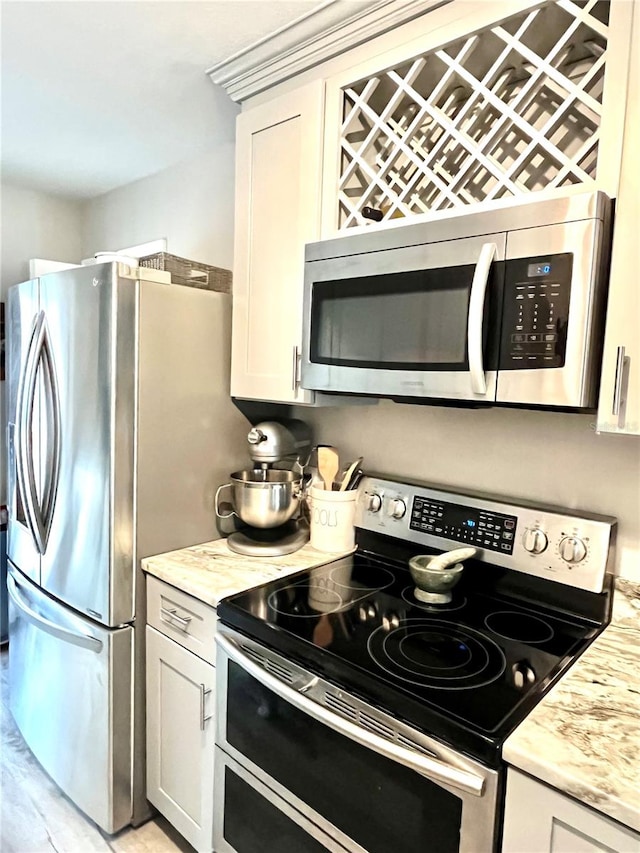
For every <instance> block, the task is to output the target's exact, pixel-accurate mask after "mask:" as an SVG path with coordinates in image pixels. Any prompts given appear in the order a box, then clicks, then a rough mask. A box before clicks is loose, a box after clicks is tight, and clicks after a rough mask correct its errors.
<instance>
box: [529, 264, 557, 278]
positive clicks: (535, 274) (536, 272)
mask: <svg viewBox="0 0 640 853" xmlns="http://www.w3.org/2000/svg"><path fill="white" fill-rule="evenodd" d="M552 272H553V265H552V263H551V261H544V262H543V263H536V264H529V266H528V267H527V277H528V278H539V277H540V276H541V275H551V273H552Z"/></svg>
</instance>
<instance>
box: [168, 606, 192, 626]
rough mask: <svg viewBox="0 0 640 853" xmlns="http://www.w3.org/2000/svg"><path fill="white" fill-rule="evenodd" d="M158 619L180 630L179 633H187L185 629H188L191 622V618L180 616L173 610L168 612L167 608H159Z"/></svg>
mask: <svg viewBox="0 0 640 853" xmlns="http://www.w3.org/2000/svg"><path fill="white" fill-rule="evenodd" d="M160 618H161V619H162V621H163V622H166V623H167V624H168V625H173V626H175V627H177V628H180V630H181V631H187V629H188V628H189V622H191V616H180V615H179V613H178V611H177V610H176V609H175V608H174V609H172V610H169V609H168V608H167V607H161V608H160ZM176 622H177V625H176Z"/></svg>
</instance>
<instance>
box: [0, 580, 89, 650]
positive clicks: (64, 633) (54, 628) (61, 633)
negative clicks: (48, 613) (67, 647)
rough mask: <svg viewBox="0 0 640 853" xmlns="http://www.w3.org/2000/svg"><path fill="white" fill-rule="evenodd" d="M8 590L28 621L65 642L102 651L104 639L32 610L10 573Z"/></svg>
mask: <svg viewBox="0 0 640 853" xmlns="http://www.w3.org/2000/svg"><path fill="white" fill-rule="evenodd" d="M7 590H8V592H9V597H10V598H11V600H12V601H13V603H14V604H15V606H16V607H17V608H18V610H19V611H20V613H21V614H22V616H23V617H24V618H25V619H26V620H27V621H28V622H31V624H32V625H34V626H35V627H36V628H40V629H41V630H43V631H46V633H47V634H51V636H52V637H57V638H58V639H59V640H63V641H64V642H65V643H71V644H72V645H74V646H80V647H81V648H83V649H88V650H89V651H91V652H96V654H99V653H100V652H101V651H102V640H98V638H97V637H92V636H91V634H82V633H76V632H75V631H70V630H69V629H68V628H63V627H62V626H61V625H56V623H55V622H51V621H50V620H49V619H46V618H45V617H44V616H41V615H40V614H39V613H37V612H36V611H35V610H32V608H31V607H29V605H28V604H27V603H26V601H24V599H23V598H22V597H21V595H20V593H19V592H18V584H17V583H16V581H15V579H14V578H13V577H12V576H11V574H9V575H8V576H7Z"/></svg>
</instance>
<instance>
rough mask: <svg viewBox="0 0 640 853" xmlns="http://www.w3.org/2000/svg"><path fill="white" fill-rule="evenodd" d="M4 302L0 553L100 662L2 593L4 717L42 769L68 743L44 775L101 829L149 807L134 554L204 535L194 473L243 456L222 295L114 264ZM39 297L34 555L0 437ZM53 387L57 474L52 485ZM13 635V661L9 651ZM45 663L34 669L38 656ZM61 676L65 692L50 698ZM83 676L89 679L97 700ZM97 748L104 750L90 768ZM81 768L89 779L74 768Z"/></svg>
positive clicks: (206, 526)
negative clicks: (38, 538)
mask: <svg viewBox="0 0 640 853" xmlns="http://www.w3.org/2000/svg"><path fill="white" fill-rule="evenodd" d="M8 305H9V311H8V320H9V323H8V332H9V334H8V363H7V367H8V380H9V382H8V388H7V391H8V412H9V415H10V424H9V431H8V435H9V454H10V469H9V530H10V543H11V544H10V545H9V552H10V557H11V561H12V563H13V565H14V566H17V567H18V568H19V569H20V571H21V573H22V575H25V576H28V577H29V578H31V579H32V580H33V581H34V582H35V583H37V584H39V583H40V582H42V586H43V588H44V589H45V590H46V593H48V595H44V594H43V593H41V595H44V598H43V600H45V601H46V602H53V605H54V606H55V618H54V616H53V615H51V614H49V611H48V610H47V613H45V614H43V613H40V610H39V609H38V608H34V607H33V604H32V602H31V596H29V597H28V600H29V606H30V607H31V609H36V611H37V612H38V613H40V615H44V616H45V618H47V619H49V621H52V622H55V623H57V624H59V625H61V626H62V627H65V628H69V629H71V628H72V627H73V630H76V631H80V633H82V630H81V626H84V633H87V631H88V632H89V633H91V634H92V635H94V636H95V637H96V638H97V639H99V640H100V641H101V642H103V644H104V647H103V649H102V651H101V652H100V654H97V653H95V654H92V657H94V658H96V659H97V658H100V660H102V661H105V660H108V661H110V663H108V665H105V666H104V667H103V669H102V670H101V671H100V672H98V673H94V671H93V669H92V670H89V669H88V667H87V666H86V663H85V659H84V658H82V657H80V656H79V653H80V652H82V654H83V655H85V656H88V655H89V654H90V652H89V650H87V649H84V650H82V649H80V648H79V647H75V646H73V645H72V644H71V643H68V642H64V643H63V641H62V640H60V639H59V638H56V637H53V636H52V635H51V634H47V632H46V631H44V630H42V629H41V627H36V626H35V625H34V624H32V623H31V622H29V621H28V620H27V619H26V618H25V617H24V615H20V613H21V611H19V609H18V608H17V607H16V606H15V604H13V603H12V609H13V612H14V613H15V614H16V618H18V616H19V620H18V622H15V624H16V625H17V626H18V627H17V628H16V629H15V630H16V631H20V632H22V631H23V627H22V626H24V630H25V631H26V630H27V629H28V630H29V632H31V633H29V634H28V636H27V634H21V636H23V637H27V640H26V641H25V642H26V645H25V644H24V643H22V641H21V640H19V639H15V638H14V636H13V635H12V636H11V638H10V639H11V645H12V649H15V650H16V665H15V666H12V667H11V672H10V692H11V695H12V697H13V698H12V705H13V706H14V707H16V708H20V709H21V711H20V714H18V716H16V720H17V722H18V725H19V726H20V728H21V731H22V734H23V735H24V737H25V740H26V741H27V743H28V745H29V746H30V747H32V748H33V750H34V752H35V753H36V755H38V757H40V755H41V754H42V755H43V756H44V758H43V759H42V763H43V765H44V766H45V767H48V766H53V765H54V764H55V762H56V761H59V760H60V756H59V755H58V756H55V755H51V756H50V755H49V752H50V751H51V750H53V749H54V746H55V749H56V750H57V752H58V753H60V755H64V756H66V757H67V758H68V757H69V756H74V765H77V766H75V767H67V768H66V769H65V768H63V769H62V770H60V769H59V768H57V765H56V766H55V767H53V772H51V775H52V776H53V778H54V779H55V780H56V781H57V782H58V784H60V786H61V787H62V788H63V789H64V791H65V792H66V793H67V794H68V795H69V796H70V797H71V798H72V799H73V800H74V801H75V802H76V803H77V804H78V805H79V807H80V808H82V809H83V810H85V811H86V812H87V813H88V814H89V816H90V817H91V818H92V819H93V820H95V821H96V822H98V823H100V825H101V826H102V828H103V829H106V830H107V831H110V832H111V831H116V830H118V829H121V828H122V827H124V826H125V825H127V824H129V823H134V824H137V823H140V822H142V821H143V820H145V819H146V818H147V817H148V816H149V805H148V803H147V800H146V796H145V794H146V784H145V754H144V753H145V750H144V744H145V691H144V659H145V645H144V630H137V629H134V628H133V620H134V618H135V619H136V622H137V621H138V619H139V618H144V614H145V612H146V601H145V578H144V576H143V574H142V570H141V567H140V561H141V559H142V558H144V557H147V556H150V555H152V554H158V553H163V552H165V551H171V550H174V549H177V548H183V547H186V546H187V545H190V544H192V543H193V542H204V541H208V540H211V539H214V538H216V537H217V536H218V535H219V534H218V531H217V529H216V524H215V514H214V512H213V505H212V499H211V492H212V490H211V484H212V483H219V482H222V481H223V480H224V479H226V477H227V473H228V471H229V465H230V464H231V462H232V461H235V465H239V464H240V462H241V460H242V459H243V458H244V457H245V454H246V432H247V429H248V428H249V424H248V422H247V421H246V419H245V418H244V417H243V416H242V415H241V414H240V413H239V411H238V410H237V409H236V408H235V406H234V405H233V403H232V401H231V400H230V399H229V394H228V386H229V372H230V336H231V328H230V319H231V300H230V297H229V296H228V295H227V294H222V293H214V292H212V291H204V290H199V289H197V288H185V287H180V286H175V287H174V286H171V285H165V284H159V283H155V282H150V281H144V280H142V281H141V280H140V279H139V277H138V275H137V271H136V270H134V271H133V272H132V271H131V270H130V269H129V267H127V266H123V265H119V264H100V265H93V266H91V267H85V268H79V269H72V270H68V271H65V272H62V273H55V274H51V275H48V276H44V277H42V278H41V279H39V280H36V281H33V282H27V283H25V284H21V285H17V286H15V287H13V288H10V290H9V297H8ZM40 311H44V314H45V318H46V331H47V336H45V342H44V345H43V350H42V355H41V358H40V362H39V366H38V370H37V373H38V377H37V383H36V385H37V390H36V395H35V404H34V415H33V423H32V425H31V430H30V432H31V443H32V446H33V464H34V471H35V478H36V484H37V488H38V495H39V498H40V501H41V506H44V507H45V508H46V507H47V505H50V506H51V507H52V513H51V514H52V521H51V532H50V536H49V543H48V545H47V548H46V551H45V555H44V556H43V557H41V555H40V554H38V552H37V549H36V548H35V546H34V543H33V539H32V536H31V534H30V532H29V529H28V526H27V523H26V517H25V514H24V512H23V509H22V507H23V504H24V500H23V496H21V495H20V486H19V484H18V482H17V470H18V465H17V460H16V456H17V451H18V447H17V441H16V434H15V433H16V428H17V403H18V395H17V390H18V385H19V382H20V378H21V377H23V376H24V370H25V357H26V353H27V347H28V343H29V341H30V340H31V335H32V329H33V324H34V318H36V317H37V316H38V314H39V312H40ZM49 362H50V363H49ZM194 364H197V365H198V370H197V371H196V372H195V373H194V369H193V365H194ZM50 368H53V374H51V370H50ZM50 374H51V375H50ZM56 400H57V401H59V407H60V416H59V440H60V456H59V467H60V476H59V478H58V480H57V482H58V490H57V493H56V494H55V495H54V493H53V491H52V490H53V488H54V487H55V481H56V478H55V477H54V476H53V475H54V472H55V466H56V459H55V444H56V441H55V439H56V419H55V412H54V411H53V409H52V407H53V406H54V405H56V402H55V401H56ZM221 436H223V437H224V442H223V443H221ZM234 467H235V466H234ZM185 471H188V472H189V476H185V474H184V472H185ZM91 587H95V589H92V588H91ZM98 588H100V592H99V593H98V592H97V589H98ZM21 594H22V590H21ZM134 595H135V599H134ZM54 596H55V597H56V598H57V599H58V601H57V602H56V601H55V600H54V598H53V597H54ZM22 597H23V598H24V597H25V596H24V594H22ZM65 597H68V599H69V600H71V599H72V598H73V600H74V607H75V608H77V609H78V610H79V611H81V610H83V609H84V610H85V612H87V613H88V614H89V616H90V618H91V621H86V622H84V621H83V620H80V622H79V623H78V624H75V623H74V625H73V626H71V625H70V624H68V621H67V619H68V617H69V614H70V613H71V610H69V609H68V608H66V607H65V606H64V605H63V604H61V603H60V601H61V600H62V599H64V598H65ZM98 600H99V602H100V603H98ZM48 614H49V615H48ZM136 614H138V616H136ZM75 618H76V619H78V618H79V617H78V616H77V614H75ZM14 621H15V620H14ZM101 622H102V623H103V624H100V623H101ZM107 624H108V625H109V627H108V628H107V627H105V626H106V625H107ZM121 624H124V627H123V628H121V627H120V626H121ZM141 627H143V626H141ZM176 630H178V629H177V627H176ZM31 637H33V638H37V641H36V639H34V640H32V639H30V638H31ZM122 637H126V638H127V639H126V643H125V641H124V640H123V639H122ZM21 643H22V646H23V650H24V658H25V660H27V665H22V663H21V664H20V665H19V664H18V663H17V661H19V660H20V658H19V657H18V652H17V650H18V649H19V648H20V646H21ZM56 644H57V645H56ZM63 646H64V648H65V649H66V650H67V652H65V657H64V662H63V664H60V665H59V663H58V662H57V658H56V655H58V656H59V657H60V656H61V654H62V653H61V652H60V654H58V651H57V649H59V648H60V649H61V648H62V647H63ZM71 649H76V652H75V653H73V654H72V653H71V652H70V651H69V650H71ZM32 655H36V657H35V659H34V660H32ZM12 657H13V654H12ZM49 663H51V667H52V669H53V671H52V672H51V673H50V672H49V670H48V669H45V668H46V667H48V665H49ZM96 666H97V664H96ZM50 675H51V685H50V684H49V680H50V679H49V676H50ZM65 684H66V685H67V687H68V690H69V691H70V694H69V696H62V697H61V696H60V695H59V694H60V692H61V691H62V687H61V685H65ZM94 690H95V691H102V693H100V700H99V701H100V705H99V708H98V709H97V710H96V709H95V708H94V707H93V705H92V702H93V699H91V695H90V694H91V693H92V691H94ZM43 691H44V692H43ZM71 691H72V692H71ZM41 695H46V696H47V703H46V713H47V714H48V715H49V717H50V719H48V718H45V717H46V714H45V708H44V707H41V705H42V703H39V702H38V701H37V699H35V698H34V697H39V696H41ZM96 701H98V700H96ZM68 703H70V707H69V708H68V709H67V704H68ZM29 705H31V710H29ZM58 706H59V708H58ZM65 713H66V715H67V717H68V718H69V721H70V722H71V723H72V724H73V725H72V726H71V727H70V728H68V727H65V724H64V719H63V717H64V716H65ZM110 726H111V728H110ZM85 731H86V732H91V735H92V736H91V737H89V738H87V739H86V740H85V739H84V736H83V737H80V734H79V733H84V732H85ZM52 733H53V734H52ZM45 737H49V739H50V742H49V743H44V739H45ZM122 744H124V745H125V747H121V745H122ZM123 748H124V749H125V752H126V762H125V759H124V758H123V757H122V756H123V754H124V753H123V752H122V749H123ZM48 751H49V752H48ZM103 753H104V754H105V755H106V756H107V758H106V759H105V761H107V760H108V761H109V762H111V763H110V765H109V766H108V767H107V769H106V770H105V768H104V766H103V765H104V762H102V758H101V756H102V754H103ZM94 754H95V755H96V760H94ZM109 756H110V757H109ZM47 762H48V763H47ZM120 762H122V764H121V763H120ZM125 763H126V767H125V766H124V765H125ZM116 765H117V766H116ZM73 774H75V775H73ZM83 774H87V775H89V776H90V775H91V774H95V777H96V778H95V779H90V780H89V781H87V780H84V777H83ZM72 776H73V778H72ZM81 777H82V778H83V781H82V785H81V787H80V789H78V788H77V787H76V782H77V780H78V779H80V778H81ZM91 784H95V786H97V787H100V789H101V790H102V787H103V786H106V787H108V788H110V789H109V790H107V793H106V795H105V796H107V797H109V798H110V801H111V803H112V806H113V810H114V815H115V817H113V820H111V818H107V817H104V813H103V811H102V810H101V806H98V807H96V808H94V806H95V803H94V801H93V799H92V795H91V796H89V794H87V795H86V796H85V795H84V793H83V791H82V788H85V787H86V788H87V789H89V788H90V785H91ZM78 790H80V793H77V791H78ZM125 803H126V805H124V804H125ZM116 823H117V825H116Z"/></svg>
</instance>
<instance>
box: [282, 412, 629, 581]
mask: <svg viewBox="0 0 640 853" xmlns="http://www.w3.org/2000/svg"><path fill="white" fill-rule="evenodd" d="M296 415H297V416H298V417H301V418H302V419H303V420H307V421H309V422H311V423H312V424H313V426H314V433H315V436H314V440H315V441H316V442H321V443H324V444H333V445H335V446H337V447H338V449H339V450H340V455H341V458H342V459H343V460H349V459H354V458H356V457H357V456H361V455H363V456H364V457H365V458H364V465H363V467H364V468H365V470H369V471H375V472H377V473H387V474H393V475H397V476H398V477H400V478H402V477H408V478H415V479H417V480H424V481H427V482H432V483H440V484H442V485H448V486H456V487H459V488H460V489H461V490H464V489H465V488H467V489H473V490H480V491H485V492H492V493H495V494H497V495H504V496H513V497H522V498H528V499H530V500H534V501H540V502H545V503H551V504H558V505H560V506H566V507H570V508H574V509H582V510H587V511H591V512H597V513H604V514H607V515H613V516H616V517H617V518H618V520H619V531H618V549H617V560H616V570H617V573H620V574H623V575H624V576H625V577H630V578H634V579H636V580H638V581H640V438H638V437H636V436H607V435H596V434H595V432H594V429H593V423H594V420H595V418H594V417H593V416H591V415H575V414H566V413H559V412H558V413H554V412H539V411H524V410H515V409H495V408H494V409H453V408H440V407H434V406H411V405H400V404H397V403H392V402H390V401H383V402H382V403H380V405H378V406H367V407H353V408H331V409H303V408H298V409H296Z"/></svg>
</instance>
